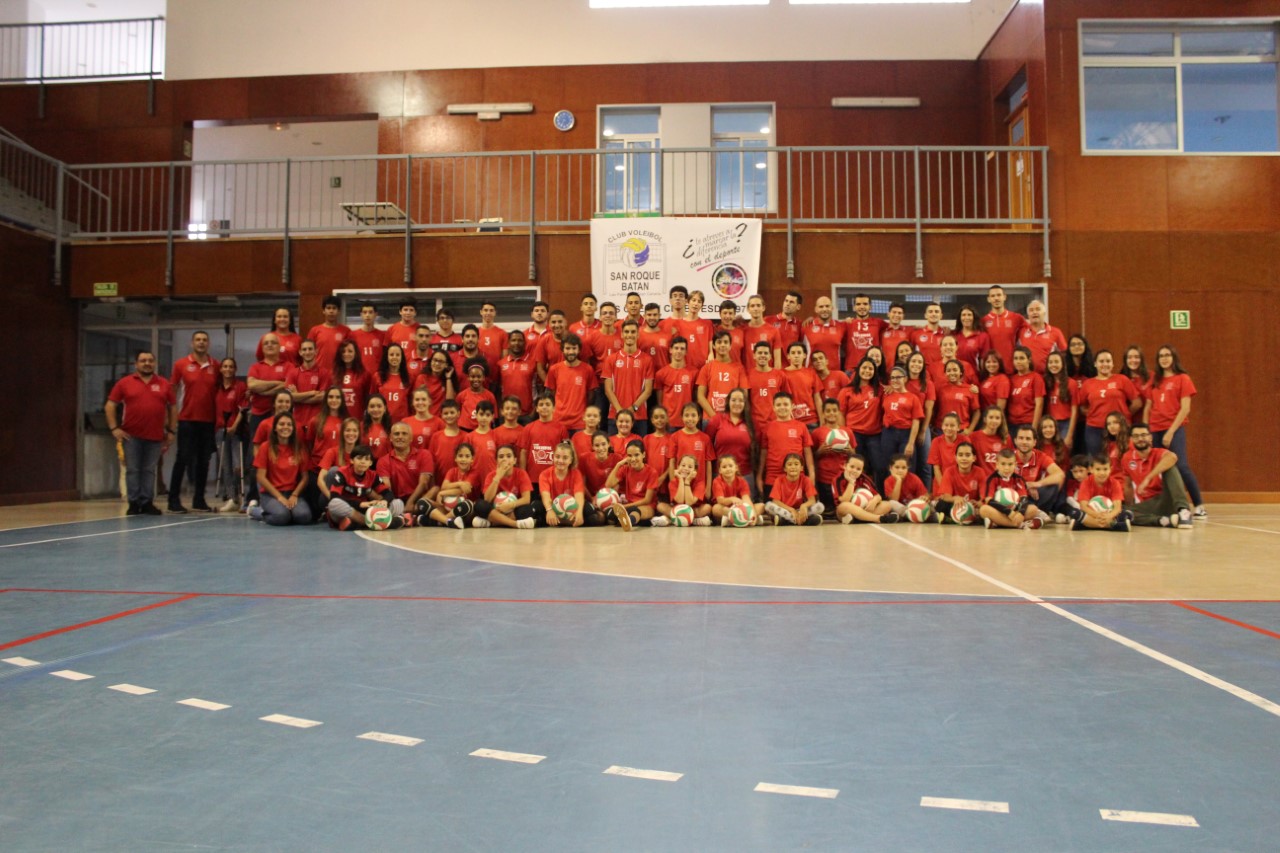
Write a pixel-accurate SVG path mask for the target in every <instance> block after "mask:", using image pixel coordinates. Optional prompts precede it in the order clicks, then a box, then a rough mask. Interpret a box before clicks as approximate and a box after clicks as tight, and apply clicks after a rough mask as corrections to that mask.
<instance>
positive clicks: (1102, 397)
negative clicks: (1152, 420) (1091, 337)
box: [1076, 349, 1143, 456]
mask: <svg viewBox="0 0 1280 853" xmlns="http://www.w3.org/2000/svg"><path fill="white" fill-rule="evenodd" d="M1093 366H1094V367H1095V368H1096V369H1097V371H1098V375H1097V376H1095V377H1093V378H1092V379H1086V380H1084V381H1083V382H1081V383H1080V390H1079V391H1078V392H1077V399H1076V402H1077V403H1078V404H1079V405H1081V406H1083V407H1084V409H1085V411H1086V413H1087V414H1086V415H1085V421H1084V445H1085V449H1086V450H1088V452H1089V455H1090V456H1096V455H1097V454H1099V453H1101V452H1102V431H1103V427H1105V426H1106V423H1107V415H1109V414H1111V413H1112V412H1116V413H1117V414H1119V415H1121V416H1122V417H1123V418H1124V420H1125V423H1128V422H1129V418H1130V416H1131V415H1133V414H1135V413H1137V412H1138V410H1139V409H1141V408H1142V402H1143V401H1142V394H1141V393H1139V391H1138V389H1137V388H1136V387H1135V386H1134V384H1133V383H1132V382H1131V381H1129V377H1127V376H1120V375H1118V374H1114V373H1112V372H1111V371H1112V370H1113V369H1114V367H1115V363H1114V361H1113V360H1112V356H1111V350H1105V349H1104V350H1098V354H1097V355H1096V356H1094V359H1093Z"/></svg>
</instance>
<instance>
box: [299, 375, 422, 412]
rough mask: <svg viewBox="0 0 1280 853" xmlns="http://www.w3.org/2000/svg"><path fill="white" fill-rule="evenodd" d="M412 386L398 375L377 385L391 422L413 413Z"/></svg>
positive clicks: (377, 391)
mask: <svg viewBox="0 0 1280 853" xmlns="http://www.w3.org/2000/svg"><path fill="white" fill-rule="evenodd" d="M375 376H376V374H375ZM299 381H301V380H299ZM412 385H413V383H412V382H409V383H407V384H406V383H405V381H404V380H403V379H402V378H400V374H398V373H393V374H391V375H390V376H388V377H387V378H386V379H385V380H383V381H381V382H378V383H377V386H376V393H378V394H381V395H382V396H383V398H384V399H385V400H386V401H387V414H388V415H390V416H391V420H393V421H402V420H404V419H405V418H407V417H409V415H410V413H411V409H410V408H409V402H410V397H411V396H412V393H411V392H412V390H413V388H412Z"/></svg>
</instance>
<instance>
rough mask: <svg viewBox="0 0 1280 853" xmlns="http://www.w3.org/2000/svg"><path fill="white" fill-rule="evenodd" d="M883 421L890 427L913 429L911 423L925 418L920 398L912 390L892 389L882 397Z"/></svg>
mask: <svg viewBox="0 0 1280 853" xmlns="http://www.w3.org/2000/svg"><path fill="white" fill-rule="evenodd" d="M880 410H881V411H882V412H883V420H882V423H883V424H884V426H885V427H886V428H888V429H911V423H912V421H915V420H921V419H923V418H924V406H922V405H921V404H920V398H919V397H917V396H916V395H915V394H912V393H911V392H910V391H902V392H900V393H899V392H894V391H890V392H889V393H887V394H885V395H884V396H883V397H881V398H880Z"/></svg>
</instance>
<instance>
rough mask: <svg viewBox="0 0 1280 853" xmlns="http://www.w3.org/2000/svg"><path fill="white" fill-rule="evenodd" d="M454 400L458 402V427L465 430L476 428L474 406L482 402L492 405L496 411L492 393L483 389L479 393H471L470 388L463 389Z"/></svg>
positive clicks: (495, 399)
mask: <svg viewBox="0 0 1280 853" xmlns="http://www.w3.org/2000/svg"><path fill="white" fill-rule="evenodd" d="M454 399H455V400H457V401H458V426H459V427H461V428H462V429H465V430H473V429H475V428H476V406H477V405H478V404H479V403H480V402H481V401H482V400H488V401H489V402H490V403H492V404H493V410H494V411H495V412H496V411H497V410H498V400H497V398H496V397H494V396H493V392H492V391H489V390H486V389H484V388H481V390H479V391H472V390H471V388H470V387H467V388H463V389H462V390H461V391H459V392H458V394H457V396H455V397H454Z"/></svg>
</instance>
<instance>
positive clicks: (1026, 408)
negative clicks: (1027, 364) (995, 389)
mask: <svg viewBox="0 0 1280 853" xmlns="http://www.w3.org/2000/svg"><path fill="white" fill-rule="evenodd" d="M1037 397H1039V398H1043V397H1044V377H1043V376H1041V375H1040V374H1039V373H1021V374H1019V373H1015V374H1013V375H1012V376H1010V377H1009V403H1008V405H1007V406H1006V407H1005V411H1004V415H1005V417H1006V418H1007V419H1008V420H1009V423H1011V424H1029V423H1031V419H1032V417H1034V416H1035V411H1036V398H1037Z"/></svg>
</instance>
